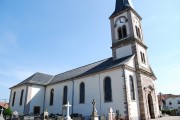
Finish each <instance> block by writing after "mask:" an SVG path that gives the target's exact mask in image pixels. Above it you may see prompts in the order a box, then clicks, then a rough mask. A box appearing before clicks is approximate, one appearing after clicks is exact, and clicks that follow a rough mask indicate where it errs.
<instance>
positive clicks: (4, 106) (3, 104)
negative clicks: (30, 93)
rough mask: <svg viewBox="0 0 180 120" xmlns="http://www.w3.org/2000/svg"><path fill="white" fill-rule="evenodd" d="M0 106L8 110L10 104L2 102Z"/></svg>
mask: <svg viewBox="0 0 180 120" xmlns="http://www.w3.org/2000/svg"><path fill="white" fill-rule="evenodd" d="M0 106H1V107H3V108H5V109H7V108H8V107H9V103H5V102H0Z"/></svg>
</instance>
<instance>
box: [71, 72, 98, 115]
mask: <svg viewBox="0 0 180 120" xmlns="http://www.w3.org/2000/svg"><path fill="white" fill-rule="evenodd" d="M81 82H84V84H85V103H84V104H80V102H79V96H80V90H79V87H80V83H81ZM99 87H100V86H99V74H96V75H92V76H89V77H85V78H80V79H78V80H74V109H73V112H74V113H80V114H83V115H84V116H89V115H91V114H92V101H93V99H95V101H96V108H97V111H98V114H99V112H100V89H99Z"/></svg>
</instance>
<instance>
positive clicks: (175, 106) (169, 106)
mask: <svg viewBox="0 0 180 120" xmlns="http://www.w3.org/2000/svg"><path fill="white" fill-rule="evenodd" d="M158 101H159V107H160V110H176V111H177V113H178V114H180V95H173V94H160V95H158Z"/></svg>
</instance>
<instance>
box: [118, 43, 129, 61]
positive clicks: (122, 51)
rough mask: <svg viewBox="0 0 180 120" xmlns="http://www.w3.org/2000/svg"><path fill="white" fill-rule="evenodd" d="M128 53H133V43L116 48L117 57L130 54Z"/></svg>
mask: <svg viewBox="0 0 180 120" xmlns="http://www.w3.org/2000/svg"><path fill="white" fill-rule="evenodd" d="M128 55H132V49H131V45H126V46H124V47H120V48H118V49H116V57H117V59H119V58H122V57H125V56H128Z"/></svg>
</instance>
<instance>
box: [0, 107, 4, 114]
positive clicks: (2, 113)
mask: <svg viewBox="0 0 180 120" xmlns="http://www.w3.org/2000/svg"><path fill="white" fill-rule="evenodd" d="M3 111H4V109H3V108H2V109H1V114H0V115H1V116H2V115H3Z"/></svg>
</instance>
